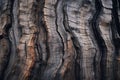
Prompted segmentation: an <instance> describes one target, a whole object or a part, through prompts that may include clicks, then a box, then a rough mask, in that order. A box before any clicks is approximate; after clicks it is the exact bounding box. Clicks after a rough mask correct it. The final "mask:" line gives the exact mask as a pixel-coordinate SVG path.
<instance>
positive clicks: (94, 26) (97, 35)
mask: <svg viewBox="0 0 120 80" xmlns="http://www.w3.org/2000/svg"><path fill="white" fill-rule="evenodd" d="M95 9H96V12H95V14H94V15H93V18H92V20H91V22H90V24H91V26H92V31H93V33H94V37H95V39H96V42H97V44H98V47H99V50H100V54H101V61H100V66H101V80H105V72H106V71H105V66H106V65H105V63H106V61H105V59H106V52H107V47H106V45H105V42H104V39H103V38H102V36H101V34H100V29H99V24H98V19H99V15H100V13H101V11H102V3H101V1H100V0H95Z"/></svg>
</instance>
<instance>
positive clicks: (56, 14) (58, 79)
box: [54, 0, 65, 80]
mask: <svg viewBox="0 0 120 80" xmlns="http://www.w3.org/2000/svg"><path fill="white" fill-rule="evenodd" d="M58 4H59V0H57V2H56V4H55V6H54V7H55V18H56V19H55V25H56V31H57V33H58V35H59V37H60V39H61V43H62V54H63V55H62V63H61V65H60V67H59V69H58V70H57V73H56V76H55V79H57V80H61V79H62V77H61V75H60V74H59V72H60V69H61V67H62V66H63V63H64V58H63V56H64V54H65V51H64V48H65V47H64V46H65V45H64V40H63V38H62V35H61V34H60V32H59V30H58V27H59V26H58V22H57V21H58V19H57V18H58V13H57V7H58Z"/></svg>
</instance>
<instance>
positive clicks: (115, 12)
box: [112, 0, 120, 35]
mask: <svg viewBox="0 0 120 80" xmlns="http://www.w3.org/2000/svg"><path fill="white" fill-rule="evenodd" d="M119 2H120V1H119ZM112 3H113V4H112V7H113V8H112V16H113V18H114V20H115V26H116V29H117V32H118V34H119V35H120V23H119V16H118V1H117V0H112Z"/></svg>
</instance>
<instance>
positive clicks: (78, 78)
mask: <svg viewBox="0 0 120 80" xmlns="http://www.w3.org/2000/svg"><path fill="white" fill-rule="evenodd" d="M66 7H67V5H64V6H63V25H64V28H65V30H66V32H68V33H69V34H70V35H71V39H72V43H73V46H74V48H75V50H76V59H75V80H81V76H80V71H81V70H80V55H81V54H80V53H81V46H80V44H79V40H78V39H77V37H75V35H74V33H73V32H72V29H71V27H70V26H69V23H68V14H67V12H66Z"/></svg>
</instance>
